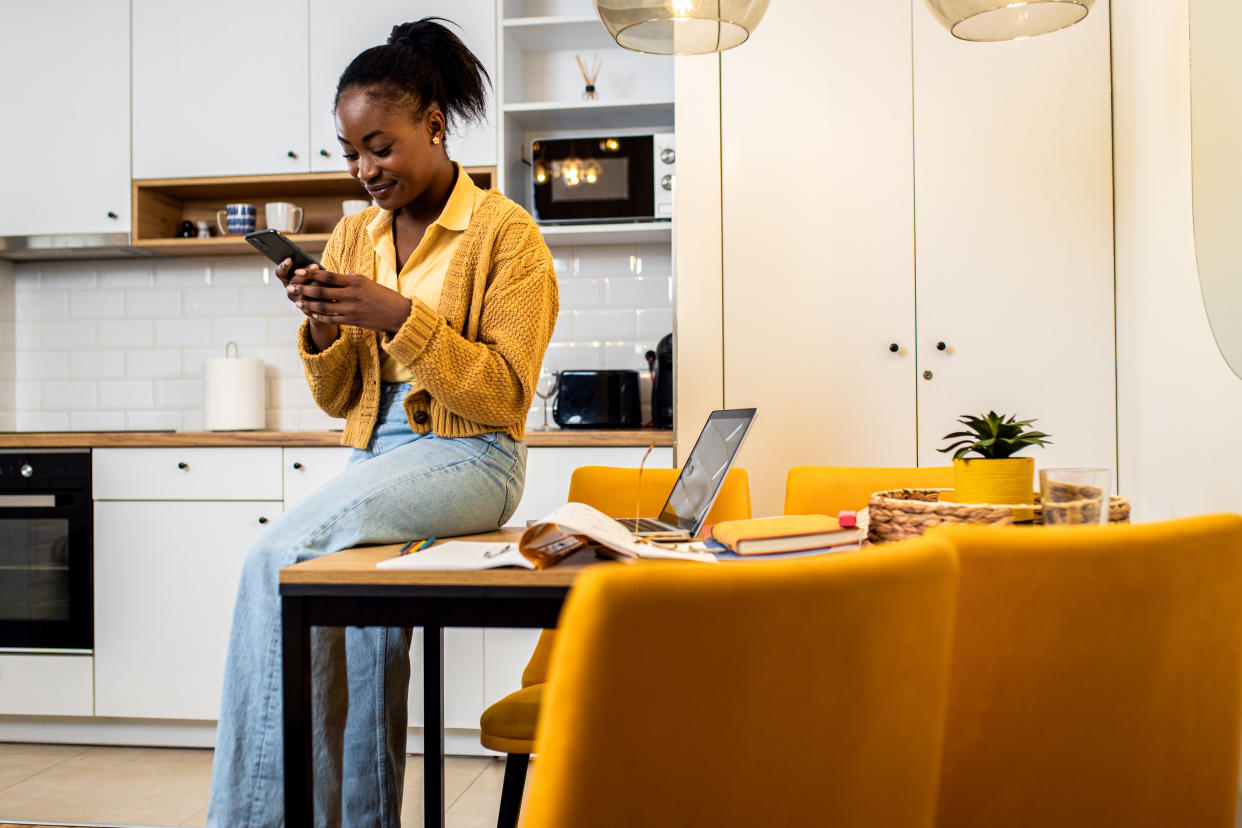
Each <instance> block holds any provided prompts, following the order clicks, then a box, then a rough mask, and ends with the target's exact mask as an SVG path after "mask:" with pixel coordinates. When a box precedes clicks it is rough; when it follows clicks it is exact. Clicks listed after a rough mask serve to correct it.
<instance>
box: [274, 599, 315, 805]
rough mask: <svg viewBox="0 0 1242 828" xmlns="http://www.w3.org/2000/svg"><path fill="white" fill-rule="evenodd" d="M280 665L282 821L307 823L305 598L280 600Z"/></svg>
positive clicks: (310, 777)
mask: <svg viewBox="0 0 1242 828" xmlns="http://www.w3.org/2000/svg"><path fill="white" fill-rule="evenodd" d="M280 629H281V639H282V640H281V645H282V648H283V657H282V661H283V664H284V675H283V681H284V737H285V824H286V825H310V824H311V814H312V813H313V811H314V790H313V786H314V773H313V770H312V767H311V679H310V658H311V654H310V627H309V626H308V625H307V624H306V604H305V599H302V598H290V597H287V596H284V597H282V598H281V599H280Z"/></svg>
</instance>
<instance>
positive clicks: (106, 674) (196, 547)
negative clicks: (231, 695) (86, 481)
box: [95, 500, 281, 719]
mask: <svg viewBox="0 0 1242 828" xmlns="http://www.w3.org/2000/svg"><path fill="white" fill-rule="evenodd" d="M280 512H281V503H280V501H279V500H272V501H249V502H231V501H210V502H208V501H160V502H154V501H123V500H122V501H99V502H97V503H96V504H95V715H97V716H122V717H134V718H154V719H215V718H216V716H217V715H218V713H219V710H220V690H221V687H222V686H223V680H224V660H225V654H226V652H227V649H228V638H229V629H230V627H231V625H232V618H233V602H234V599H235V597H236V594H237V583H238V579H239V577H240V575H241V567H242V562H243V560H244V558H245V552H246V548H247V547H248V546H249V544H250V542H251V541H252V540H253V538H254V536H255V534H257V533H258V531H259V530H260V529H261V528H262V527H263V523H262V521H265V520H271V519H273V518H275V517H277V516H278V515H279V514H280Z"/></svg>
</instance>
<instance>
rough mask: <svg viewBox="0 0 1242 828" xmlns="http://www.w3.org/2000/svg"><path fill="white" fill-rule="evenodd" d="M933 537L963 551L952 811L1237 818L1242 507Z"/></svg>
mask: <svg viewBox="0 0 1242 828" xmlns="http://www.w3.org/2000/svg"><path fill="white" fill-rule="evenodd" d="M931 536H932V537H936V536H938V537H941V538H943V539H945V540H947V541H949V542H951V543H952V544H953V546H954V547H955V548H956V549H957V551H958V554H959V557H960V566H961V576H960V582H959V587H958V601H957V616H956V621H955V633H954V644H953V660H952V665H953V666H952V674H951V677H950V690H949V701H948V707H947V714H946V724H945V734H946V735H945V749H944V761H943V771H942V776H941V788H940V800H939V803H940V804H939V818H938V824H939V825H941V826H945V828H950V827H951V828H985V826H986V828H995V826H1005V828H1027V827H1028V826H1029V828H1036V826H1038V828H1048V826H1058V828H1063V826H1083V827H1084V828H1085V827H1086V826H1093V827H1094V826H1125V828H1169V826H1178V828H1187V827H1188V826H1214V828H1231V827H1232V826H1233V824H1234V822H1233V819H1234V808H1235V802H1236V799H1237V790H1238V746H1239V736H1240V734H1242V517H1238V516H1234V515H1228V516H1208V517H1202V518H1192V519H1186V520H1181V521H1173V522H1168V523H1157V524H1146V525H1138V526H1122V527H1112V526H1110V527H1099V526H1095V527H1055V528H1044V529H1032V528H1014V527H1010V528H978V527H960V528H958V527H955V528H952V529H942V530H937V531H936V532H933V533H932V535H931Z"/></svg>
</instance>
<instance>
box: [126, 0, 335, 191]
mask: <svg viewBox="0 0 1242 828" xmlns="http://www.w3.org/2000/svg"><path fill="white" fill-rule="evenodd" d="M311 62H313V60H312V59H311V57H310V56H309V55H308V54H307V7H306V0H264V2H262V3H248V4H246V5H245V6H244V7H239V6H235V5H233V4H229V3H169V2H166V0H133V72H134V85H133V106H134V177H135V178H176V177H182V176H216V175H248V174H263V173H290V172H306V171H308V170H309V169H310V164H309V161H308V152H307V144H308V140H307V132H306V122H307V101H306V88H307V80H306V72H307V65H308V64H309V63H311ZM220 206H221V207H223V206H224V204H223V203H221V205H220Z"/></svg>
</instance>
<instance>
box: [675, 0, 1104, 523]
mask: <svg viewBox="0 0 1242 828" xmlns="http://www.w3.org/2000/svg"><path fill="white" fill-rule="evenodd" d="M912 15H913V18H912ZM1108 20H1109V16H1108V6H1107V3H1106V2H1102V3H1097V4H1096V6H1095V7H1094V8H1093V9H1092V12H1091V14H1090V15H1088V17H1087V19H1086V20H1085V21H1084V22H1083V23H1080V24H1078V25H1077V26H1074V27H1071V28H1070V29H1068V30H1066V31H1063V32H1058V33H1055V34H1052V35H1047V36H1043V37H1038V38H1032V39H1029V40H1024V41H1018V42H1013V43H997V44H974V43H965V42H962V41H958V40H955V39H954V38H953V37H951V36H950V35H949V34H948V33H947V32H945V31H944V29H943V28H941V27H940V26H939V25H938V24H937V23H935V21H934V20H933V19H932V18H931V15H930V12H929V11H928V10H927V9H926V8H925V7H924V5H923V4H921V3H915V4H913V5H911V4H910V3H908V2H904V0H878V2H873V3H863V4H854V5H853V6H848V7H843V6H839V5H833V6H831V7H828V6H827V5H823V4H812V3H800V4H773V5H772V7H771V8H770V9H769V10H768V13H767V14H766V15H765V17H764V21H763V25H762V26H761V27H759V29H758V30H757V31H756V33H755V35H754V36H753V37H752V38H751V39H750V40H749V41H748V42H747V43H746V45H745V47H743V48H739V49H736V50H731V51H729V52H726V53H724V54H723V55H721V57H720V76H719V77H720V80H719V84H720V86H719V88H720V106H721V114H720V139H719V140H720V143H719V146H720V152H721V168H722V172H721V190H720V191H721V193H722V202H723V209H722V228H721V234H722V239H723V248H722V254H723V265H722V270H723V273H722V275H721V277H720V278H721V280H722V290H721V294H722V296H723V298H722V299H721V300H720V301H721V303H722V311H723V314H722V323H723V334H722V337H721V339H722V341H723V345H722V350H723V369H724V370H723V381H722V383H721V391H720V393H721V396H722V397H723V400H724V403H725V405H727V406H729V407H737V406H751V405H753V406H757V407H758V409H759V415H758V417H757V418H756V421H755V426H754V428H753V430H752V432H751V434H750V436H749V437H748V439H747V444H746V445H745V446H744V447H743V449H742V452H741V455H740V456H739V459H738V464H739V465H741V466H744V467H747V468H748V469H749V470H750V472H751V487H752V499H753V503H754V511H755V513H756V514H765V513H779V511H780V509H781V504H782V497H783V491H784V477H785V474H786V472H787V471H788V469H789V468H790V467H791V466H794V465H799V464H825V465H867V466H877V465H893V466H905V465H915V464H916V463H922V464H924V465H940V464H944V463H945V462H947V461H946V459H945V456H944V455H941V454H939V453H937V452H936V451H935V449H936V448H938V447H940V446H941V445H942V444H943V443H942V440H941V436H942V435H944V434H945V433H947V432H949V431H951V430H953V429H954V427H955V419H956V417H957V416H958V415H960V414H962V413H974V412H977V411H981V410H982V411H986V410H987V409H992V408H994V409H996V410H997V411H1004V412H1011V413H1013V412H1016V413H1018V414H1021V415H1023V416H1025V417H1036V418H1038V419H1039V425H1040V426H1041V427H1044V428H1045V430H1047V431H1049V432H1051V433H1052V434H1053V435H1054V441H1055V445H1054V446H1053V447H1050V449H1049V450H1047V451H1045V452H1041V453H1040V454H1039V455H1038V457H1037V462H1038V463H1039V464H1040V465H1050V464H1055V463H1062V464H1065V463H1069V464H1074V465H1083V464H1086V465H1102V466H1112V465H1113V461H1112V458H1113V457H1114V454H1115V422H1114V416H1113V410H1114V408H1113V395H1114V381H1113V364H1114V359H1113V346H1112V342H1113V302H1112V295H1113V290H1112V285H1113V281H1112V279H1113V275H1112V258H1111V255H1112V254H1111V250H1112V234H1111V222H1112V208H1111V196H1110V193H1111V179H1110V174H1111V162H1110V154H1111V143H1110V142H1111V136H1110V127H1109V69H1108V65H1109V64H1108V51H1109V45H1108V37H1109V36H1108ZM860 31H861V32H866V33H867V36H866V37H857V36H856V33H857V32H860ZM791 78H802V79H813V81H811V82H805V83H804V82H798V83H794V82H790V79H791ZM846 79H848V80H846ZM679 94H680V90H679ZM759 100H762V101H764V102H765V106H766V107H768V108H770V109H772V110H773V111H779V112H781V113H782V117H781V119H780V123H779V124H778V125H776V126H775V127H774V126H773V124H772V123H770V122H766V121H764V120H763V119H757V118H755V101H759ZM791 147H794V148H797V151H796V152H795V154H794V155H791V156H789V157H788V158H785V157H784V155H783V153H784V154H788V153H789V152H791V149H790V148H791ZM678 149H679V154H681V155H683V156H684V155H686V154H687V153H688V152H690V151H692V150H693V149H694V148H691V147H686V146H679V148H678ZM678 209H679V210H683V211H688V212H690V213H691V214H693V213H695V212H697V207H696V205H695V204H694V203H689V202H685V201H683V202H681V203H680V204H679V206H678ZM683 275H684V274H679V279H680V278H682V276H683ZM679 330H683V329H682V328H681V325H680V310H679ZM942 342H943V343H944V347H943V349H941V348H940V347H938V345H939V343H942ZM704 370H710V366H708V367H707V368H705V369H704ZM678 371H679V372H681V373H682V374H683V375H684V373H685V372H686V371H696V366H695V365H691V364H687V363H685V362H683V361H680V360H679V363H678ZM679 427H680V428H683V429H685V431H683V432H682V435H681V436H682V437H683V438H684V437H686V436H687V434H688V433H689V432H690V431H692V427H691V425H690V424H689V423H684V424H682V425H681V426H679Z"/></svg>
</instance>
